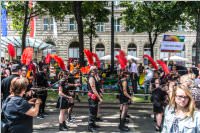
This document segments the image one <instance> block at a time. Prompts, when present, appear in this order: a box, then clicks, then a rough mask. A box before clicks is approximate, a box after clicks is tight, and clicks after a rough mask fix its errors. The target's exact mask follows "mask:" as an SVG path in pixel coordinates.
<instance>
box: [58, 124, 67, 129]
mask: <svg viewBox="0 0 200 133" xmlns="http://www.w3.org/2000/svg"><path fill="white" fill-rule="evenodd" d="M65 126H66V125H65V124H63V123H60V124H59V130H60V131H67V129H68V128H65Z"/></svg>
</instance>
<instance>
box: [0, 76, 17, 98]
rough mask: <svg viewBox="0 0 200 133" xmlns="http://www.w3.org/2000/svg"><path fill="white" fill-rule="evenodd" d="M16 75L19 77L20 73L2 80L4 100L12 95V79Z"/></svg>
mask: <svg viewBox="0 0 200 133" xmlns="http://www.w3.org/2000/svg"><path fill="white" fill-rule="evenodd" d="M16 77H19V75H16V74H12V75H10V76H9V77H7V78H5V79H3V80H2V82H1V93H3V101H4V100H5V99H6V98H7V97H8V96H9V95H10V84H11V81H12V80H13V79H14V78H16Z"/></svg>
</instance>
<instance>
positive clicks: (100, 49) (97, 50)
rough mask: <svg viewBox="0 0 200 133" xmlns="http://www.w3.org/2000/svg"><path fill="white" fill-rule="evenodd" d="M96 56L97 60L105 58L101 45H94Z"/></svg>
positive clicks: (103, 48)
mask: <svg viewBox="0 0 200 133" xmlns="http://www.w3.org/2000/svg"><path fill="white" fill-rule="evenodd" d="M96 54H97V55H98V57H99V58H101V57H103V56H105V47H104V45H103V44H101V43H99V44H97V45H96Z"/></svg>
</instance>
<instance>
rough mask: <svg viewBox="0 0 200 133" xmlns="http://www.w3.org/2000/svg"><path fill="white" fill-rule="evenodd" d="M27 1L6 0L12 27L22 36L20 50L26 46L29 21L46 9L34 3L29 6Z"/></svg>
mask: <svg viewBox="0 0 200 133" xmlns="http://www.w3.org/2000/svg"><path fill="white" fill-rule="evenodd" d="M29 4H31V3H29V1H24V2H22V1H20V2H11V1H10V2H8V6H7V10H8V16H9V17H11V18H12V27H13V28H14V29H15V30H17V31H18V33H19V34H20V35H21V36H22V42H21V43H22V52H23V50H24V49H25V47H26V36H27V32H28V30H29V23H30V20H31V19H32V18H33V17H36V16H38V15H41V14H44V13H45V12H46V11H45V10H43V9H41V8H40V7H38V6H37V5H35V7H34V8H29Z"/></svg>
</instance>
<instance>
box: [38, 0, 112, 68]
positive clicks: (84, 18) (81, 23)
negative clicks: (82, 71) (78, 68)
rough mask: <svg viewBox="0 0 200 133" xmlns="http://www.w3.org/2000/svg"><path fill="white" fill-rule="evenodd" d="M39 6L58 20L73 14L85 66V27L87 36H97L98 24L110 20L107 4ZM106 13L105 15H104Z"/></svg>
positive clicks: (40, 3) (50, 2)
mask: <svg viewBox="0 0 200 133" xmlns="http://www.w3.org/2000/svg"><path fill="white" fill-rule="evenodd" d="M38 3H39V5H40V6H41V7H42V8H44V9H46V10H48V12H49V15H51V16H54V17H55V18H56V19H57V20H64V17H65V16H66V15H68V14H73V15H74V17H75V19H76V22H77V25H78V35H79V55H80V63H81V65H82V66H83V65H84V53H83V50H84V39H83V37H84V31H83V30H84V27H86V28H85V34H87V35H89V36H95V35H96V29H95V28H96V23H97V22H106V21H107V20H108V18H107V15H108V14H109V12H108V10H106V9H105V8H104V5H105V4H104V3H105V2H95V1H93V2H91V1H62V2H57V1H48V4H46V3H47V2H46V1H40V2H38ZM104 13H105V14H104Z"/></svg>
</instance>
